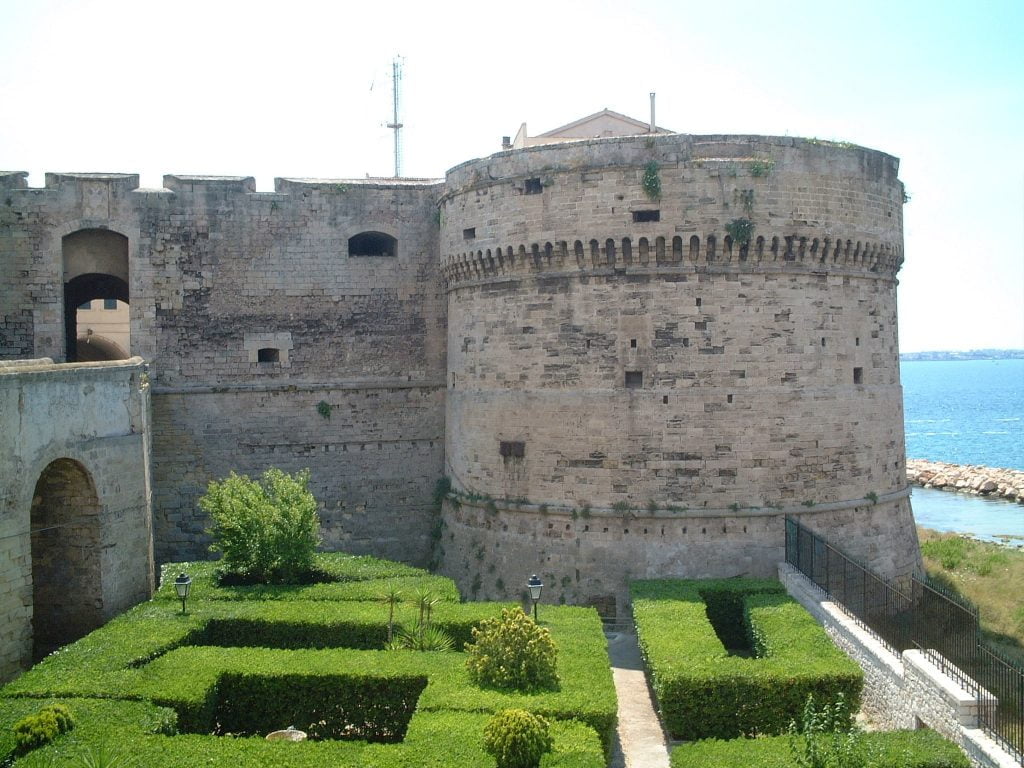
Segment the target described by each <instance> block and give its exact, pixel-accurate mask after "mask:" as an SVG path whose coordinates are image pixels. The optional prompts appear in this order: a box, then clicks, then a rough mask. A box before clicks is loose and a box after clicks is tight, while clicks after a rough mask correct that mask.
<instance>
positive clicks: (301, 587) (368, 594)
mask: <svg viewBox="0 0 1024 768" xmlns="http://www.w3.org/2000/svg"><path fill="white" fill-rule="evenodd" d="M315 564H316V570H317V572H318V573H319V574H320V575H321V577H322V579H323V581H317V582H314V583H311V584H251V585H245V586H221V585H220V584H219V583H218V580H217V574H218V572H219V570H220V569H221V568H222V567H223V564H222V563H221V562H220V561H218V560H212V561H211V560H203V561H196V562H189V563H166V564H165V565H164V566H163V567H162V568H161V575H160V587H159V589H157V592H156V595H155V599H157V600H172V601H178V595H177V593H176V592H175V591H174V579H175V577H176V576H177V575H178V574H179V573H182V572H185V573H187V574H188V575H189V576H190V577H191V578H192V591H191V593H190V594H189V603H190V604H191V602H192V601H194V600H261V601H262V600H357V601H358V600H363V601H373V600H378V599H380V598H382V597H383V594H384V592H385V591H386V586H387V583H388V582H392V583H394V585H395V586H396V587H397V588H398V589H399V590H401V593H402V598H401V599H402V602H412V601H413V600H415V598H416V591H417V590H427V591H429V592H431V593H432V594H433V595H434V597H437V598H439V599H440V600H443V601H445V602H452V603H457V602H460V600H461V599H462V598H461V597H460V595H459V591H458V589H457V588H456V587H455V583H454V582H453V581H452V580H451V579H448V578H445V577H444V576H435V575H434V574H432V573H430V572H428V571H425V570H423V569H422V568H414V567H413V566H411V565H405V564H403V563H393V562H391V561H388V560H380V559H378V558H376V557H370V556H369V555H347V554H344V553H342V552H319V553H317V555H316V560H315ZM178 602H179V605H180V601H178Z"/></svg>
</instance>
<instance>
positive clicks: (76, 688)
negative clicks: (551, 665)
mask: <svg viewBox="0 0 1024 768" xmlns="http://www.w3.org/2000/svg"><path fill="white" fill-rule="evenodd" d="M346 560H347V562H346ZM339 562H340V563H341V567H340V568H339V570H345V569H347V572H348V576H349V577H351V578H352V581H349V582H335V583H330V584H315V585H308V586H304V587H268V588H254V587H230V588H222V587H216V586H214V584H213V582H212V575H213V567H214V564H204V566H203V567H202V568H197V567H196V566H195V564H171V565H169V566H167V567H165V569H164V573H165V582H170V581H172V580H173V576H174V575H176V574H177V573H179V572H180V571H181V570H187V571H188V572H189V573H190V574H197V575H198V578H197V576H193V578H194V579H195V581H194V584H195V585H196V586H194V587H193V589H194V590H195V591H194V592H193V596H192V597H190V599H189V602H188V611H187V613H186V614H184V615H183V614H182V613H181V612H180V603H179V602H177V601H176V600H175V599H174V598H172V597H171V596H170V595H169V594H168V592H167V590H168V588H169V587H168V586H166V584H165V586H164V587H162V588H161V592H160V594H159V596H158V597H157V598H156V599H154V600H152V601H149V602H146V603H143V604H141V605H138V606H136V607H135V608H133V609H131V610H129V611H128V612H126V613H125V614H122V615H121V616H119V617H118V618H116V619H114V620H112V621H111V622H109V623H108V624H107V625H105V626H104V627H101V628H100V629H98V630H96V631H95V632H93V633H91V634H90V635H88V636H86V637H85V638H82V639H81V640H79V641H78V642H77V643H74V644H72V645H70V646H67V647H65V648H63V649H61V650H60V651H58V652H56V653H54V654H52V655H50V656H49V657H47V658H46V659H44V660H43V661H42V662H41V663H39V664H38V665H36V666H35V667H34V668H32V669H31V670H29V671H28V672H26V673H25V674H24V675H22V676H21V677H20V678H18V679H17V680H15V681H14V682H12V683H10V684H8V685H7V686H5V687H4V688H3V689H0V699H2V706H0V710H3V711H4V713H5V715H6V712H7V710H8V704H13V703H14V702H31V707H32V711H35V710H37V709H38V708H39V706H40V704H39V700H40V699H52V698H61V699H69V700H75V701H83V700H84V699H83V698H82V697H89V698H90V699H91V700H92V701H93V702H96V701H97V699H113V700H120V703H127V702H148V703H149V705H151V706H152V705H156V706H162V707H167V708H169V709H170V710H172V711H173V712H174V713H175V719H176V721H177V723H178V729H179V732H183V734H182V735H176V736H173V737H167V736H159V737H157V736H154V737H153V738H154V739H157V741H152V744H158V745H159V746H153V750H154V752H153V756H154V757H153V762H151V763H150V762H148V761H149V759H150V757H148V755H149V752H147V751H146V750H148V749H149V747H148V746H147V747H145V749H143V752H144V753H145V754H146V755H147V758H146V760H144V761H143V762H146V764H152V765H182V764H185V763H186V762H187V760H188V758H187V757H184V756H183V755H185V754H186V753H189V750H192V749H193V745H205V746H194V748H195V750H196V753H197V754H200V753H201V754H204V755H205V754H210V755H228V754H229V753H230V754H231V755H232V757H230V759H229V758H227V757H225V758H224V761H223V762H220V758H218V759H217V761H216V762H214V763H211V764H223V765H231V766H232V768H237V766H247V765H264V764H269V763H267V762H265V760H266V759H269V758H258V759H257V758H255V757H252V758H251V757H250V756H248V755H250V753H251V754H252V755H270V754H273V755H277V754H278V753H277V752H274V751H271V752H266V750H268V749H271V750H273V749H277V747H267V746H264V744H265V742H262V741H261V740H259V739H255V738H244V739H224V738H222V737H217V736H209V735H206V734H208V733H209V732H210V731H211V730H212V727H213V725H214V721H215V719H216V718H215V714H216V711H217V707H218V706H221V705H222V704H223V702H222V701H221V699H220V696H219V694H218V689H219V688H220V687H221V685H222V683H225V682H229V681H230V682H233V683H237V681H239V680H247V681H248V682H247V683H246V685H250V686H251V687H253V688H254V689H259V688H260V687H261V686H263V687H265V690H267V692H268V696H272V695H273V691H274V690H280V688H277V689H275V687H274V686H275V685H279V684H280V681H281V680H282V679H286V678H287V677H288V676H294V677H295V678H302V679H305V680H308V681H309V683H310V685H313V686H314V687H315V685H317V679H318V678H323V679H331V680H334V681H337V680H339V679H344V680H348V681H358V682H359V683H360V684H361V685H364V686H366V687H367V688H369V689H372V688H374V687H375V686H376V688H377V690H378V691H379V690H382V689H381V688H380V686H381V684H382V683H384V684H386V681H387V680H388V679H394V680H396V681H405V682H406V683H407V682H408V680H409V679H411V678H418V679H422V680H425V681H426V685H425V687H424V688H423V690H422V693H420V695H419V698H418V703H417V708H416V712H415V714H414V715H413V717H412V719H411V720H410V721H409V726H408V732H407V735H406V739H405V741H403V742H402V743H400V744H375V745H369V746H367V745H365V744H363V743H362V742H340V741H339V742H328V741H323V742H310V743H309V744H308V745H289V746H291V747H292V748H293V749H294V747H296V746H299V747H300V748H302V749H306V748H307V747H308V750H309V754H318V755H321V757H318V758H316V759H313V758H305V757H304V758H302V760H300V761H298V762H295V763H294V765H296V766H299V765H302V766H305V765H312V764H323V762H324V760H325V759H326V758H324V757H323V756H324V755H328V754H330V755H337V757H333V756H332V757H330V759H329V761H328V762H331V763H333V764H339V765H363V764H372V765H380V766H390V765H409V766H419V765H424V766H427V765H437V764H453V765H454V764H458V765H463V764H465V765H486V766H491V765H493V759H492V758H490V757H487V756H486V755H485V754H484V753H483V752H482V746H481V744H482V733H483V722H485V721H486V718H487V716H488V713H493V712H495V711H497V710H499V709H503V708H508V707H519V708H523V709H527V710H529V711H531V712H535V713H537V714H541V715H544V716H545V717H548V718H550V719H552V720H554V721H556V724H557V727H556V729H555V735H556V747H555V752H554V753H553V754H552V755H549V756H548V757H547V758H545V762H543V763H542V765H548V764H550V765H552V766H554V765H558V766H579V768H584V767H586V768H596V766H603V765H605V761H606V758H607V755H608V753H609V750H610V745H611V740H612V736H613V733H614V728H615V721H616V711H617V710H616V707H617V705H616V698H615V689H614V684H613V682H612V676H611V669H610V665H609V663H608V656H607V644H606V640H605V637H604V633H603V631H602V626H601V621H600V618H599V617H598V616H597V613H596V611H594V610H593V609H584V608H573V607H565V606H558V607H556V606H550V607H548V606H546V607H545V608H544V609H543V611H542V615H541V623H542V625H543V626H545V627H547V628H548V629H549V630H550V631H551V633H552V637H553V638H554V640H555V643H556V644H557V646H558V650H559V658H558V669H559V674H560V676H561V686H560V689H559V690H557V691H549V692H543V693H537V694H521V693H508V692H504V691H496V690H489V689H481V688H478V687H476V686H475V685H474V684H473V683H472V682H471V681H470V680H469V677H468V673H467V672H466V667H465V658H466V657H465V654H463V653H455V652H445V653H420V652H414V651H384V650H379V648H381V646H382V645H383V642H384V639H385V636H386V631H387V630H386V622H387V617H388V613H389V606H388V604H387V603H386V602H384V601H382V600H376V601H374V602H368V601H359V600H352V599H349V598H350V597H351V595H345V596H340V595H335V596H333V597H330V598H328V597H325V594H324V593H321V594H318V595H316V596H315V597H313V598H312V599H297V598H298V597H301V598H307V597H310V594H309V590H311V589H317V588H334V589H341V588H343V587H345V586H351V585H353V584H355V585H359V587H360V589H362V590H363V594H372V595H374V596H375V597H377V596H379V595H382V594H383V593H384V592H385V591H386V586H387V584H388V583H389V582H392V583H393V582H405V583H406V585H407V586H411V585H412V584H416V585H419V586H422V585H424V584H428V583H439V582H440V583H441V586H442V588H443V591H444V593H445V594H448V595H449V596H450V595H451V594H455V595H457V594H458V593H457V591H456V590H455V587H454V584H453V583H452V582H450V580H447V579H442V578H441V577H436V576H431V575H429V574H426V573H425V572H423V571H419V570H418V569H413V568H410V567H408V566H402V565H400V564H389V563H387V562H386V561H377V560H375V559H373V558H346V559H345V560H339ZM392 566H394V567H392ZM168 577H170V578H168ZM357 577H358V578H357ZM399 586H400V588H403V587H402V586H401V585H399ZM197 587H198V588H197ZM260 589H265V590H267V591H269V592H270V593H271V594H270V596H269V597H268V598H266V599H256V598H255V596H254V594H255V592H258V591H259V590H260ZM403 589H404V588H403ZM232 590H241V591H245V592H246V595H245V596H244V597H241V598H240V597H238V596H237V595H232V594H231V592H232ZM414 591H415V588H413V589H411V590H410V591H409V592H408V593H406V595H405V599H406V600H407V601H408V600H410V599H413V598H414V597H415V595H414ZM436 594H437V592H436V591H435V595H436ZM204 595H205V597H204ZM505 607H509V605H508V604H499V603H457V602H453V601H451V600H444V601H442V602H440V603H439V604H437V605H436V606H435V607H434V608H433V609H432V614H431V616H432V619H433V621H434V623H436V624H438V625H439V626H441V627H442V628H444V629H445V630H447V631H448V632H450V633H451V634H452V635H453V636H454V637H455V638H456V641H457V643H458V644H459V645H461V644H462V643H463V642H465V641H467V640H469V639H470V636H471V634H470V631H471V628H472V627H473V626H474V625H475V624H476V623H478V622H479V621H481V620H482V619H484V618H489V617H492V616H495V615H498V614H499V613H500V611H501V609H502V608H505ZM418 615H419V612H418V609H417V607H416V606H415V605H414V604H413V603H412V602H401V603H399V604H397V605H396V606H395V621H396V623H397V624H398V625H403V624H404V625H406V626H411V625H412V624H413V623H414V622H415V620H416V619H417V617H418ZM266 646H271V647H266ZM236 687H237V686H236ZM405 687H408V686H407V685H406V686H405ZM478 721H479V722H478ZM3 722H4V718H3V717H0V724H2V723H3ZM439 723H443V724H444V726H443V727H441V726H440V725H438V724H439ZM290 724H291V723H283V724H282V727H283V726H286V725H290ZM470 725H472V727H470ZM76 731H79V729H78V728H76ZM427 731H436V733H438V734H441V735H439V736H438V737H437V738H436V743H430V742H429V740H427V741H417V734H422V733H424V732H427ZM95 732H96V731H95V730H93V731H90V730H89V729H88V728H84V729H82V730H81V731H80V734H79V735H77V736H75V737H74V738H75V742H76V743H78V742H81V741H82V740H83V739H85V741H84V742H83V743H88V740H89V738H90V737H88V734H90V733H95ZM190 732H193V733H190ZM195 732H201V733H195ZM588 733H589V734H590V736H587V734H588ZM83 734H84V735H83ZM137 735H138V734H137ZM147 739H148V737H146V738H145V739H143V742H144V743H145V744H147V745H148V744H151V740H147ZM168 739H170V740H168ZM466 740H469V741H471V742H472V744H468V745H466V744H461V743H459V744H453V742H455V741H458V742H462V741H466ZM58 741H60V742H61V743H64V742H63V740H58ZM226 743H233V744H236V746H232V747H228V746H226V745H225V744H226ZM360 744H363V746H358V745H360ZM428 744H429V749H428ZM353 745H356V746H353ZM595 745H596V750H595V749H594V747H595ZM179 746H180V748H181V749H182V750H184V752H182V753H181V754H178V755H177V757H174V755H175V754H177V752H178V750H179ZM0 748H2V742H0ZM50 749H51V748H50V747H47V748H45V750H44V751H47V752H48V751H49V750H50ZM53 749H57V751H58V752H60V750H61V749H64V747H60V745H59V744H58V743H56V742H55V744H54V747H53ZM133 750H134V743H133ZM325 750H326V751H325ZM363 750H368V751H365V752H364V751H363ZM381 750H383V751H381ZM387 750H394V751H393V752H391V753H389V752H387ZM452 750H454V753H458V754H461V753H462V752H461V751H466V750H468V752H466V754H467V755H468V757H467V758H466V759H467V760H469V762H466V763H463V762H461V758H460V761H457V762H449V760H448V755H449V753H450V752H452ZM460 750H461V751H460ZM163 752H167V753H168V754H169V755H171V757H169V758H167V759H166V760H165V759H164V758H159V759H157V758H156V757H155V755H157V754H162V753H163ZM236 753H237V754H236ZM243 753H244V754H243ZM454 753H453V754H454ZM32 754H34V753H32ZM61 754H63V753H61ZM133 754H134V751H133ZM370 754H372V755H373V758H372V761H371V762H369V763H367V762H365V761H366V760H368V759H369V758H368V757H367V756H368V755H370ZM2 755H3V752H2V751H0V757H2ZM346 755H352V757H345V756H346ZM357 755H358V756H357ZM30 758H31V760H35V759H36V758H34V757H32V755H29V756H27V757H26V758H23V759H24V760H29V759H30ZM38 759H40V760H41V759H42V757H40V758H38ZM175 760H177V761H178V762H175ZM277 760H278V758H277V757H276V756H275V757H274V758H273V760H271V762H277ZM161 761H163V762H161ZM182 761H185V762H182ZM346 761H348V762H346ZM481 761H482V762H481ZM548 761H552V762H548ZM21 764H22V763H21V761H19V763H18V765H19V766H20V765H21ZM26 764H32V763H31V762H29V763H26ZM204 764H205V761H204ZM281 764H282V765H291V764H293V763H281Z"/></svg>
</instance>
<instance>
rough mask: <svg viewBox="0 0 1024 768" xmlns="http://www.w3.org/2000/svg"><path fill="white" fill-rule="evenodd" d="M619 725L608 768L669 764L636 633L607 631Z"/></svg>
mask: <svg viewBox="0 0 1024 768" xmlns="http://www.w3.org/2000/svg"><path fill="white" fill-rule="evenodd" d="M607 637H608V656H609V657H610V658H611V662H612V677H613V678H614V679H615V693H616V695H617V696H618V697H619V726H618V731H617V733H616V734H615V743H614V744H613V745H612V761H611V768H669V763H668V749H667V748H666V746H665V734H664V733H663V732H662V730H661V723H660V722H659V720H658V715H657V714H656V713H655V711H654V703H653V702H652V701H651V692H650V690H649V689H648V688H647V678H646V677H644V665H643V661H642V660H641V658H640V648H639V646H637V644H636V635H634V634H633V633H631V632H609V633H608V635H607Z"/></svg>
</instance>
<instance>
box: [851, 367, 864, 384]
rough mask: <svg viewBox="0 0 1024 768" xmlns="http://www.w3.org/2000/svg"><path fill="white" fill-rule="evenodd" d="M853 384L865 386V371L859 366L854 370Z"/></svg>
mask: <svg viewBox="0 0 1024 768" xmlns="http://www.w3.org/2000/svg"><path fill="white" fill-rule="evenodd" d="M853 383H854V384H863V383H864V369H863V368H861V367H859V366H858V367H856V368H854V369H853Z"/></svg>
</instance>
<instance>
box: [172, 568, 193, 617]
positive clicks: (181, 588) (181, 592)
mask: <svg viewBox="0 0 1024 768" xmlns="http://www.w3.org/2000/svg"><path fill="white" fill-rule="evenodd" d="M190 589H192V579H191V578H189V577H188V576H187V575H186V574H184V573H183V574H181V575H180V576H179V577H178V578H176V579H175V580H174V591H175V592H177V593H178V597H179V598H180V599H181V612H182V613H185V601H186V600H188V593H189V590H190Z"/></svg>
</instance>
